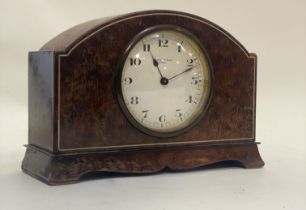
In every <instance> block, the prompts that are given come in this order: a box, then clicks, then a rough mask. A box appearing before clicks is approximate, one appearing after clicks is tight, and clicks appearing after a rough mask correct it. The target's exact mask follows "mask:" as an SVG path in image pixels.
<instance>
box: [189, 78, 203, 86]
mask: <svg viewBox="0 0 306 210" xmlns="http://www.w3.org/2000/svg"><path fill="white" fill-rule="evenodd" d="M200 82H202V80H201V79H199V78H198V77H192V81H191V84H193V85H196V84H198V83H200Z"/></svg>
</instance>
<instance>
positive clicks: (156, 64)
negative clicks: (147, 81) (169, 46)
mask: <svg viewBox="0 0 306 210" xmlns="http://www.w3.org/2000/svg"><path fill="white" fill-rule="evenodd" d="M150 55H151V57H152V60H153V65H154V66H155V67H156V68H157V70H158V73H159V75H160V77H161V78H163V75H162V73H161V71H160V69H159V66H158V61H157V60H156V59H155V58H154V56H153V54H152V52H151V51H150Z"/></svg>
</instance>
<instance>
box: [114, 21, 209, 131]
mask: <svg viewBox="0 0 306 210" xmlns="http://www.w3.org/2000/svg"><path fill="white" fill-rule="evenodd" d="M210 71H211V70H210V65H209V62H208V58H207V56H206V54H205V53H204V51H203V48H202V47H201V46H200V45H199V43H198V41H196V40H195V38H193V36H192V35H190V34H189V33H188V32H185V31H184V30H183V29H180V28H177V27H173V28H172V27H160V28H158V27H155V28H154V29H151V30H150V29H149V30H146V31H145V32H144V33H143V34H141V35H139V37H137V38H136V39H135V40H134V41H133V43H132V44H131V45H130V47H129V48H128V50H127V53H126V57H125V60H124V63H123V65H122V69H121V75H120V85H119V86H120V89H119V92H120V97H119V102H120V104H121V107H122V108H123V111H124V113H125V114H126V116H127V117H128V119H129V120H130V122H132V123H133V124H134V125H135V126H136V127H137V128H139V129H140V130H142V131H144V132H145V133H147V134H150V135H154V136H160V137H163V136H164V137H168V136H173V135H177V134H179V133H181V132H184V131H185V130H187V129H188V128H190V127H192V125H194V124H195V123H196V122H197V121H198V120H200V117H202V116H203V114H204V111H205V108H206V107H207V103H208V100H209V96H210V87H211V77H210Z"/></svg>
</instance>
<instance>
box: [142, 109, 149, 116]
mask: <svg viewBox="0 0 306 210" xmlns="http://www.w3.org/2000/svg"><path fill="white" fill-rule="evenodd" d="M148 112H149V110H142V114H143V118H147V117H148Z"/></svg>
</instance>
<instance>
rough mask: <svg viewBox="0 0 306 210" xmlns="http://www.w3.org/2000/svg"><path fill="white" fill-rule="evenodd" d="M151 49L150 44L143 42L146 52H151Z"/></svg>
mask: <svg viewBox="0 0 306 210" xmlns="http://www.w3.org/2000/svg"><path fill="white" fill-rule="evenodd" d="M150 49H151V46H150V44H143V51H144V52H146V51H147V52H149V51H150Z"/></svg>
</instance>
